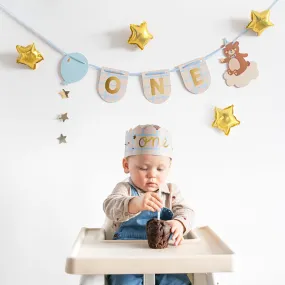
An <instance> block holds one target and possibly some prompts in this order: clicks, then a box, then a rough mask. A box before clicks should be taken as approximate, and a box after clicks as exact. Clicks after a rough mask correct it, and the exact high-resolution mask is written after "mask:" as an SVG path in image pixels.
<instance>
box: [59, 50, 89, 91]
mask: <svg viewBox="0 0 285 285" xmlns="http://www.w3.org/2000/svg"><path fill="white" fill-rule="evenodd" d="M87 71H88V61H87V58H86V57H85V56H84V55H83V54H81V53H70V54H67V55H65V56H64V58H63V59H62V61H61V66H60V73H61V76H62V78H63V82H62V84H64V85H66V84H69V83H73V82H76V81H79V80H81V79H82V78H83V77H84V76H85V75H86V73H87Z"/></svg>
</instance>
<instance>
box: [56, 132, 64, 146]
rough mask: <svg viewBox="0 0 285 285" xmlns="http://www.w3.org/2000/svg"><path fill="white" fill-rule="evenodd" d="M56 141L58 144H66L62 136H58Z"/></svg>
mask: <svg viewBox="0 0 285 285" xmlns="http://www.w3.org/2000/svg"><path fill="white" fill-rule="evenodd" d="M57 139H58V140H59V144H61V143H66V136H63V135H62V134H60V136H59V137H58V138H57Z"/></svg>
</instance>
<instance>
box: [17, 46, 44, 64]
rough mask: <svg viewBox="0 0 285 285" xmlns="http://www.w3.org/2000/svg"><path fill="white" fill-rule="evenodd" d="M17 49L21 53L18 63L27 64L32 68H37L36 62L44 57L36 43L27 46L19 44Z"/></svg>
mask: <svg viewBox="0 0 285 285" xmlns="http://www.w3.org/2000/svg"><path fill="white" fill-rule="evenodd" d="M16 49H17V51H18V53H19V56H18V58H17V63H21V64H25V65H27V66H29V67H30V68H31V69H36V64H37V63H38V62H40V61H42V60H43V59H44V58H43V56H42V54H41V53H40V52H39V51H38V50H37V49H36V47H35V44H34V43H33V44H31V45H28V46H26V47H23V46H20V45H17V46H16Z"/></svg>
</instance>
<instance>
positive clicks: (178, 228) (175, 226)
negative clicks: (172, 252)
mask: <svg viewBox="0 0 285 285" xmlns="http://www.w3.org/2000/svg"><path fill="white" fill-rule="evenodd" d="M166 222H167V223H168V224H169V225H170V226H171V232H172V234H173V236H172V239H173V241H174V245H180V244H181V242H182V241H183V239H184V238H183V232H184V226H183V225H182V223H181V222H179V221H177V220H170V221H166Z"/></svg>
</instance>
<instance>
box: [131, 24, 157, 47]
mask: <svg viewBox="0 0 285 285" xmlns="http://www.w3.org/2000/svg"><path fill="white" fill-rule="evenodd" d="M130 28H131V31H132V34H131V36H130V38H129V40H128V43H129V44H135V45H137V46H138V47H139V48H140V49H141V50H143V49H144V47H145V45H146V44H147V43H148V42H149V41H150V40H151V39H153V36H152V35H151V34H150V33H149V31H148V30H147V23H146V22H143V23H141V24H140V25H139V26H138V25H134V24H131V25H130Z"/></svg>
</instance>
